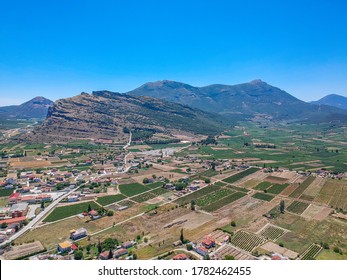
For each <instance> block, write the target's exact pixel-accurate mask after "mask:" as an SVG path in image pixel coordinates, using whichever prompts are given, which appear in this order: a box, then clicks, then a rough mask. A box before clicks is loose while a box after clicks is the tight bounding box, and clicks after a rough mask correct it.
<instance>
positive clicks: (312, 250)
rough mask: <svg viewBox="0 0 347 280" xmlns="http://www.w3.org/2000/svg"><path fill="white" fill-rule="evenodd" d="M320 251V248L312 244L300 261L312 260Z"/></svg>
mask: <svg viewBox="0 0 347 280" xmlns="http://www.w3.org/2000/svg"><path fill="white" fill-rule="evenodd" d="M321 250H322V247H321V246H319V245H317V244H312V245H311V246H310V247H309V248H308V249H307V250H306V251H305V252H304V254H303V255H302V256H301V259H302V260H314V259H315V258H316V256H317V255H318V254H319V252H320V251H321Z"/></svg>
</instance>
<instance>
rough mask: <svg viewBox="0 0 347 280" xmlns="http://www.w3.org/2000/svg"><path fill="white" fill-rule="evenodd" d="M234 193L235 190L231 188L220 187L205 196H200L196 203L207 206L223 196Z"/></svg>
mask: <svg viewBox="0 0 347 280" xmlns="http://www.w3.org/2000/svg"><path fill="white" fill-rule="evenodd" d="M232 193H233V191H232V190H230V189H219V190H216V191H214V192H211V193H209V194H207V195H205V196H202V197H199V198H198V199H197V200H196V204H197V205H198V206H200V207H205V206H207V205H209V204H212V203H214V202H216V201H218V200H220V199H222V198H223V197H226V196H228V195H231V194H232Z"/></svg>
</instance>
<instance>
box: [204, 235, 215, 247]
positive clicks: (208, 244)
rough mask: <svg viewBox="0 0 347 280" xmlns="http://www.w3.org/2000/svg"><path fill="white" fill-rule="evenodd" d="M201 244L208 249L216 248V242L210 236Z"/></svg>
mask: <svg viewBox="0 0 347 280" xmlns="http://www.w3.org/2000/svg"><path fill="white" fill-rule="evenodd" d="M201 244H202V245H203V246H204V247H205V248H206V249H210V248H212V247H214V246H216V241H215V240H214V239H213V238H212V237H211V236H209V235H206V236H205V237H204V238H203V239H202V240H201Z"/></svg>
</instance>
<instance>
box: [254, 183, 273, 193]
mask: <svg viewBox="0 0 347 280" xmlns="http://www.w3.org/2000/svg"><path fill="white" fill-rule="evenodd" d="M271 185H272V183H270V182H265V181H264V182H261V183H259V184H258V185H256V186H255V187H254V189H255V190H258V191H263V190H266V189H267V188H269V187H271Z"/></svg>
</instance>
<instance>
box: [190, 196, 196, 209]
mask: <svg viewBox="0 0 347 280" xmlns="http://www.w3.org/2000/svg"><path fill="white" fill-rule="evenodd" d="M190 209H191V210H192V211H195V200H194V199H193V200H192V201H191V202H190Z"/></svg>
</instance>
